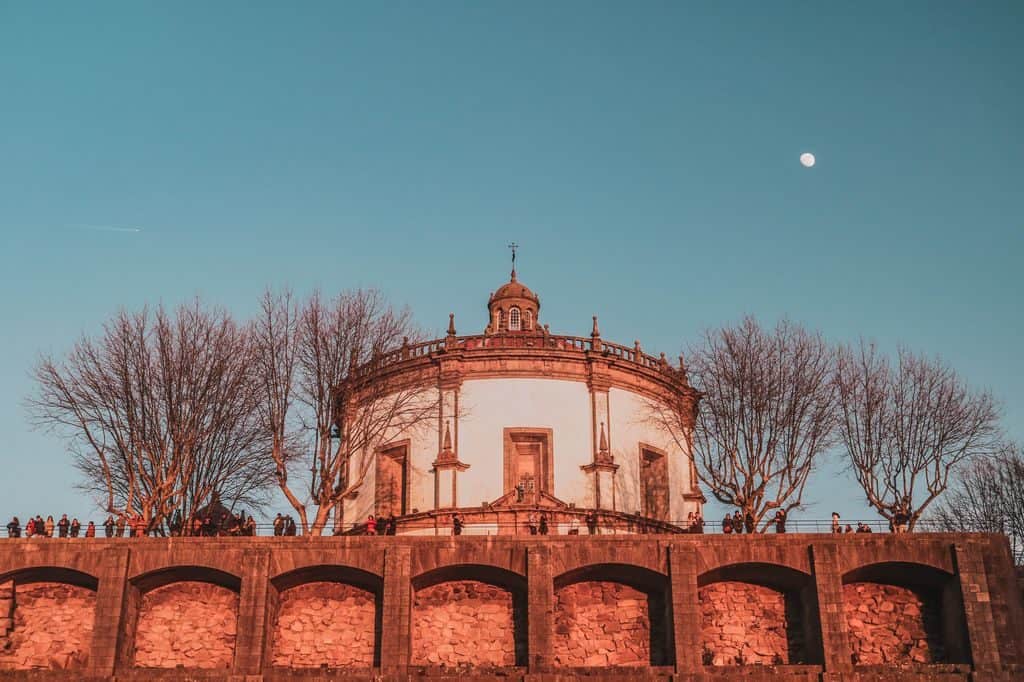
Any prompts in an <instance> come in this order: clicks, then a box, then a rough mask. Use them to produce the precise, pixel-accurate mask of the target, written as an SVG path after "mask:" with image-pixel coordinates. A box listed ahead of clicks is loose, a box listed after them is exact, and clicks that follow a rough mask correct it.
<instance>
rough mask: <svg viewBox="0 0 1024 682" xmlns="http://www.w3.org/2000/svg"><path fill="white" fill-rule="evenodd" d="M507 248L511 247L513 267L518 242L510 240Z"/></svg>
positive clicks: (513, 265)
mask: <svg viewBox="0 0 1024 682" xmlns="http://www.w3.org/2000/svg"><path fill="white" fill-rule="evenodd" d="M508 248H510V249H512V267H513V268H514V267H515V266H516V249H518V248H519V244H516V243H515V242H512V243H511V244H509V245H508Z"/></svg>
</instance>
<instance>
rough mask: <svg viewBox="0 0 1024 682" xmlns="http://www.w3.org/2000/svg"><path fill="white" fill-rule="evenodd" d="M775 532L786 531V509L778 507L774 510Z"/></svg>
mask: <svg viewBox="0 0 1024 682" xmlns="http://www.w3.org/2000/svg"><path fill="white" fill-rule="evenodd" d="M775 532H776V533H785V532H786V511H785V510H784V509H779V510H778V511H776V512H775Z"/></svg>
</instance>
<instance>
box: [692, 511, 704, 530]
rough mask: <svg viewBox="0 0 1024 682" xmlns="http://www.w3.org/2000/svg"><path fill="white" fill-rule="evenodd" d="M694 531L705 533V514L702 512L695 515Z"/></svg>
mask: <svg viewBox="0 0 1024 682" xmlns="http://www.w3.org/2000/svg"><path fill="white" fill-rule="evenodd" d="M693 532H694V533H697V534H699V535H703V534H704V515H703V514H701V513H700V512H697V514H696V515H695V516H694V517H693Z"/></svg>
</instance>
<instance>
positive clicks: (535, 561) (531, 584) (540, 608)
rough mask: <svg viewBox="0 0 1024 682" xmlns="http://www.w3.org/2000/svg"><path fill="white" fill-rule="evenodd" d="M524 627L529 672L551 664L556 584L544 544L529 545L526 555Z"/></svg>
mask: <svg viewBox="0 0 1024 682" xmlns="http://www.w3.org/2000/svg"><path fill="white" fill-rule="evenodd" d="M526 602H527V603H526V618H527V625H526V630H527V633H528V639H529V642H528V644H527V651H528V653H529V661H528V663H527V666H528V669H529V671H530V674H536V673H540V672H546V671H549V670H551V669H552V668H553V667H554V662H555V657H554V646H553V645H554V641H553V639H554V634H555V584H554V576H553V575H552V573H551V553H550V551H549V550H548V548H547V547H540V546H537V547H530V549H529V550H528V553H527V555H526Z"/></svg>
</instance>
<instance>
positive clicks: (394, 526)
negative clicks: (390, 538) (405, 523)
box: [384, 514, 398, 535]
mask: <svg viewBox="0 0 1024 682" xmlns="http://www.w3.org/2000/svg"><path fill="white" fill-rule="evenodd" d="M384 534H385V535H397V534H398V519H397V518H395V515H394V514H391V515H390V516H388V520H387V522H386V523H385V524H384Z"/></svg>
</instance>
